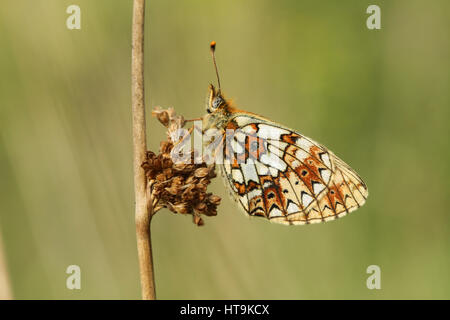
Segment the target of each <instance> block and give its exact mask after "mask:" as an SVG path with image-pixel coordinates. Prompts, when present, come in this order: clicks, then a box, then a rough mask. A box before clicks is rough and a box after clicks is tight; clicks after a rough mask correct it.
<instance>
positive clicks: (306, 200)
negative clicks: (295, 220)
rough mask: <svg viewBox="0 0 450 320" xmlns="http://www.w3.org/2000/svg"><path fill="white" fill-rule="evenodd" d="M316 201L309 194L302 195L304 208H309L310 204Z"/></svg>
mask: <svg viewBox="0 0 450 320" xmlns="http://www.w3.org/2000/svg"><path fill="white" fill-rule="evenodd" d="M313 200H314V198H313V197H311V196H310V195H309V194H307V193H306V192H304V193H302V204H303V207H305V208H306V207H307V206H309V204H310V203H311V202H312V201H313Z"/></svg>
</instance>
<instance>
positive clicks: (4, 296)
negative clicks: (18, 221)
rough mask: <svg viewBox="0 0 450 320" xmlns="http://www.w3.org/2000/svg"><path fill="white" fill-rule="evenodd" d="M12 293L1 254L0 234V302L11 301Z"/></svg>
mask: <svg viewBox="0 0 450 320" xmlns="http://www.w3.org/2000/svg"><path fill="white" fill-rule="evenodd" d="M11 299H12V293H11V288H10V286H9V277H8V269H7V266H6V258H5V254H4V252H3V244H2V235H1V233H0V300H11Z"/></svg>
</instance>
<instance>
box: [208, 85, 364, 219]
mask: <svg viewBox="0 0 450 320" xmlns="http://www.w3.org/2000/svg"><path fill="white" fill-rule="evenodd" d="M210 129H215V130H217V131H219V133H220V134H221V136H222V139H221V141H220V142H221V143H220V144H219V145H218V146H216V148H215V152H214V157H216V158H217V155H218V154H220V161H218V164H219V167H220V169H221V172H222V174H223V176H224V179H225V184H226V185H227V187H228V188H229V191H230V193H231V195H232V197H233V199H234V200H236V201H237V202H238V204H239V206H240V207H241V208H242V209H243V210H244V212H246V213H247V214H248V215H249V216H254V217H263V218H267V219H269V220H270V221H271V222H277V223H282V224H287V225H299V224H309V223H318V222H324V221H329V220H334V219H336V218H338V217H342V216H344V215H346V214H347V213H349V212H351V211H354V210H356V209H358V208H359V207H360V206H362V205H363V204H364V202H365V201H366V198H367V196H368V191H367V187H366V185H365V183H364V182H363V181H362V179H361V178H360V177H359V176H358V174H356V172H355V171H354V170H353V169H351V168H350V167H349V166H348V165H347V164H345V163H344V162H343V161H342V160H341V159H339V158H338V157H337V156H336V155H335V154H334V153H332V152H331V151H329V150H328V149H327V148H325V147H324V146H322V145H320V144H318V143H317V142H315V141H313V140H312V139H310V138H308V137H305V136H303V135H302V134H300V133H298V132H296V131H294V130H292V129H289V128H286V127H284V126H282V125H280V124H277V123H275V122H273V121H271V120H269V119H266V118H264V117H262V116H259V115H256V114H253V113H250V112H246V111H242V110H239V109H236V108H235V107H233V106H232V105H231V104H230V102H229V101H227V100H226V99H225V98H224V97H223V96H222V93H221V92H220V89H219V90H216V89H215V88H214V86H213V85H210V87H209V96H208V103H207V114H206V115H205V117H204V118H203V130H204V132H206V131H208V130H210ZM209 142H210V141H207V143H209Z"/></svg>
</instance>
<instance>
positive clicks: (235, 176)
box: [231, 169, 244, 183]
mask: <svg viewBox="0 0 450 320" xmlns="http://www.w3.org/2000/svg"><path fill="white" fill-rule="evenodd" d="M231 172H232V173H231V175H232V177H233V180H234V181H236V182H239V183H244V177H243V176H242V172H241V170H239V169H232V170H231Z"/></svg>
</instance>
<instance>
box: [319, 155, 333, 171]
mask: <svg viewBox="0 0 450 320" xmlns="http://www.w3.org/2000/svg"><path fill="white" fill-rule="evenodd" d="M320 158H321V159H322V161H323V163H324V164H325V165H326V166H327V167H328V168H331V162H330V157H329V156H328V153H322V154H321V155H320Z"/></svg>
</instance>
